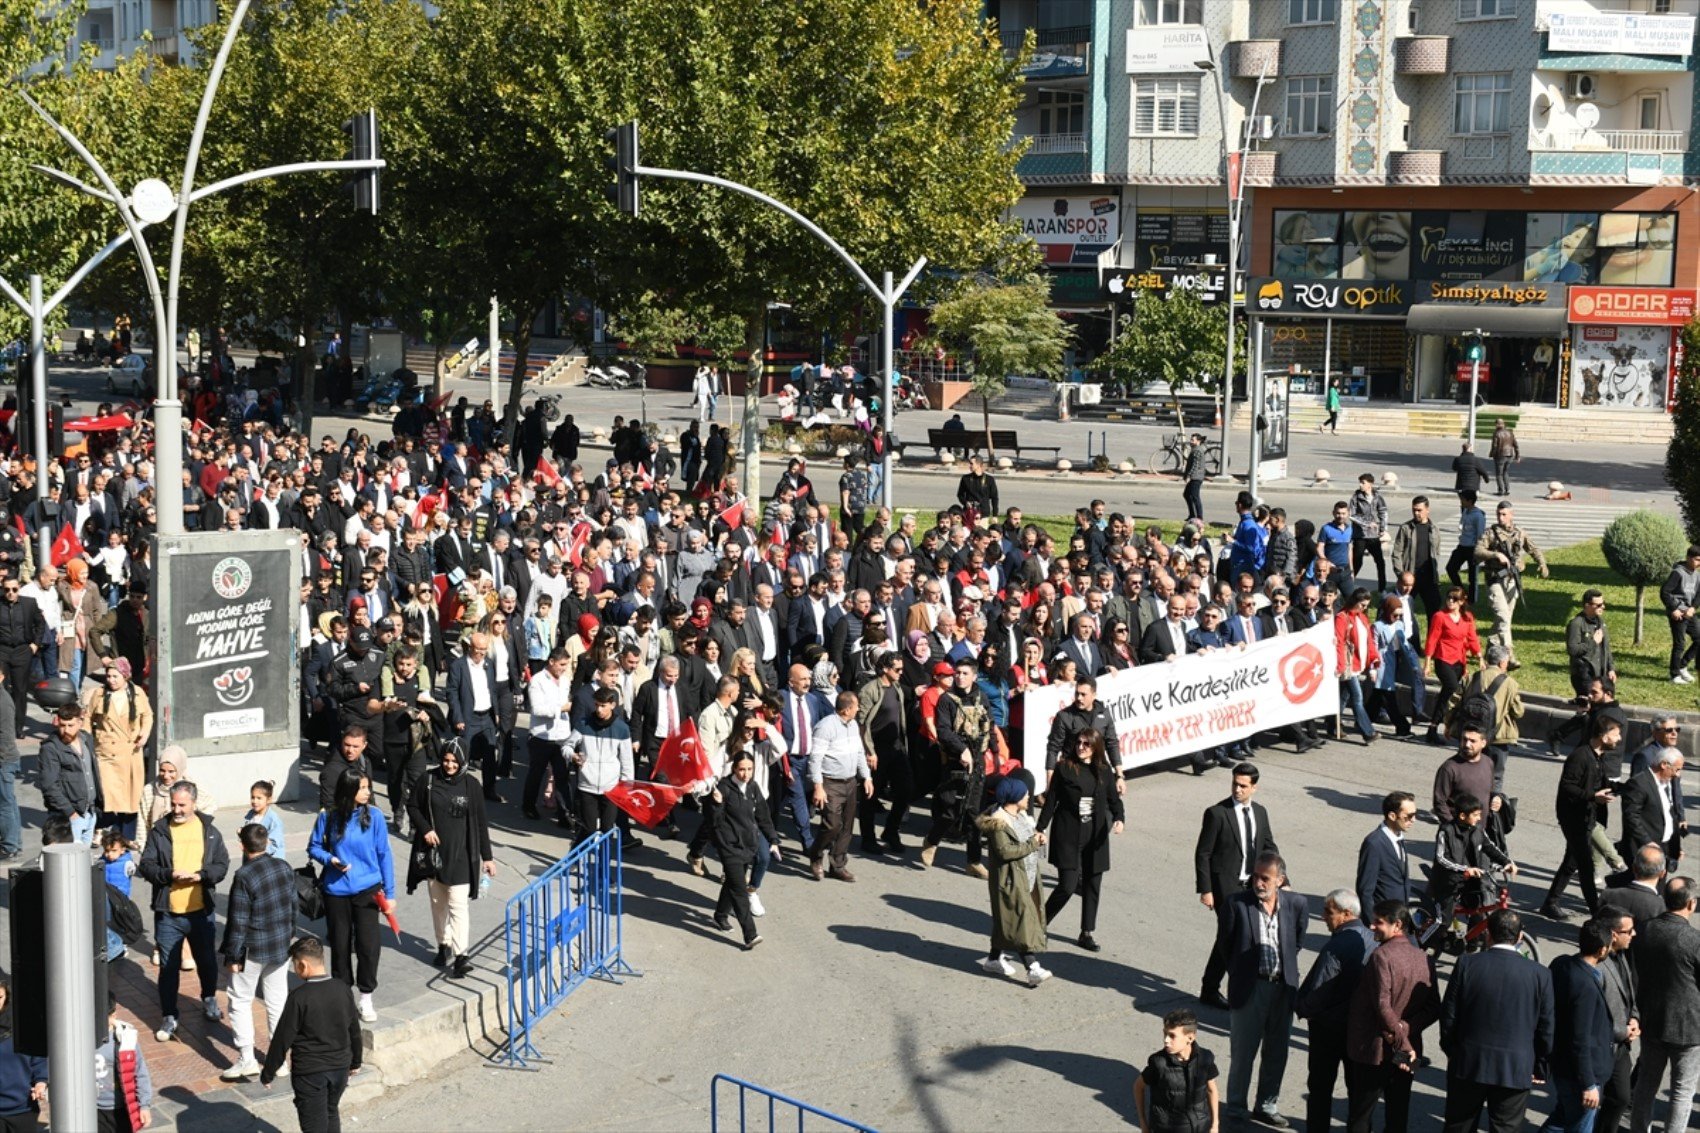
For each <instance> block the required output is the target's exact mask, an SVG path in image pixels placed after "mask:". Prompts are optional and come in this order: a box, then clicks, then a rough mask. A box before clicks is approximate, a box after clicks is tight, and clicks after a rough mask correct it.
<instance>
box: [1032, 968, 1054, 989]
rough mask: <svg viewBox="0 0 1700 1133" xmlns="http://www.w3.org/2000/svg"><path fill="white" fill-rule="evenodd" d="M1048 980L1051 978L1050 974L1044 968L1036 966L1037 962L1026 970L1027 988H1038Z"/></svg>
mask: <svg viewBox="0 0 1700 1133" xmlns="http://www.w3.org/2000/svg"><path fill="white" fill-rule="evenodd" d="M1050 978H1051V973H1050V972H1047V971H1046V970H1045V969H1044V968H1041V967H1040V966H1039V965H1038V963H1037V962H1035V963H1033V964H1031V965H1029V966H1028V968H1027V986H1028V987H1038V986H1039V985H1040V984H1042V983H1044V982H1045V981H1046V980H1048V979H1050Z"/></svg>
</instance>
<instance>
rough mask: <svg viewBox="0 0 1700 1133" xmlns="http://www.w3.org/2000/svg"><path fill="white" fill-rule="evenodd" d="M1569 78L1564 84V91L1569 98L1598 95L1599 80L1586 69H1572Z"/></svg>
mask: <svg viewBox="0 0 1700 1133" xmlns="http://www.w3.org/2000/svg"><path fill="white" fill-rule="evenodd" d="M1569 79H1570V81H1569V82H1568V83H1567V84H1565V92H1566V93H1567V94H1568V95H1569V96H1570V97H1571V98H1595V97H1598V94H1599V89H1600V82H1599V80H1598V79H1596V78H1595V77H1594V76H1593V75H1590V74H1588V73H1587V72H1586V71H1572V72H1571V73H1570V76H1569Z"/></svg>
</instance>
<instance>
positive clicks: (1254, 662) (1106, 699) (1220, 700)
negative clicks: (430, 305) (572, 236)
mask: <svg viewBox="0 0 1700 1133" xmlns="http://www.w3.org/2000/svg"><path fill="white" fill-rule="evenodd" d="M1338 668H1339V665H1338V654H1337V652H1336V649H1335V644H1334V625H1333V623H1332V622H1325V623H1323V624H1322V625H1319V626H1315V627H1313V628H1311V629H1307V630H1305V631H1304V632H1302V633H1295V634H1288V635H1287V636H1285V637H1273V638H1270V639H1268V640H1267V641H1260V642H1258V643H1256V644H1255V645H1248V646H1245V647H1243V648H1240V647H1230V648H1227V649H1221V650H1216V651H1214V652H1210V653H1195V654H1191V655H1189V656H1186V657H1182V658H1178V659H1177V660H1174V661H1168V662H1160V663H1157V664H1151V665H1140V666H1137V667H1136V668H1132V669H1123V670H1122V671H1121V672H1119V673H1111V674H1108V675H1106V676H1102V677H1099V678H1098V703H1100V704H1102V705H1103V706H1104V707H1105V708H1106V709H1108V710H1109V713H1110V716H1111V718H1112V719H1114V720H1115V722H1116V738H1117V740H1118V741H1119V742H1120V744H1121V755H1122V770H1124V771H1126V770H1129V769H1130V768H1134V767H1144V766H1146V765H1147V764H1151V763H1159V762H1161V761H1163V760H1165V759H1174V758H1176V757H1178V756H1183V755H1190V754H1191V753H1193V752H1195V751H1199V750H1201V749H1203V748H1207V747H1215V746H1217V745H1218V744H1230V743H1233V742H1234V741H1236V740H1242V739H1245V738H1246V737H1247V736H1251V735H1255V734H1256V733H1258V732H1263V731H1268V730H1269V729H1272V728H1279V727H1282V726H1283V725H1286V724H1295V723H1298V722H1299V721H1301V720H1312V719H1316V718H1318V717H1326V716H1333V715H1335V714H1337V713H1338V712H1339V711H1340V686H1339V683H1338V680H1337V673H1338ZM1022 696H1023V697H1024V698H1025V699H1026V702H1027V704H1026V711H1027V721H1026V724H1025V726H1024V730H1023V736H1024V738H1025V740H1026V751H1025V753H1024V757H1025V759H1026V764H1027V766H1028V767H1029V768H1030V769H1032V770H1034V771H1035V772H1037V771H1038V770H1039V769H1042V768H1043V767H1044V765H1045V744H1046V741H1047V740H1049V738H1050V735H1051V721H1052V720H1054V719H1055V718H1056V715H1057V713H1058V712H1060V711H1062V709H1064V708H1066V707H1067V706H1068V705H1069V704H1071V703H1072V702H1073V700H1074V687H1073V686H1072V685H1047V686H1045V687H1043V688H1031V689H1028V690H1027V691H1026V692H1025V693H1023V694H1022Z"/></svg>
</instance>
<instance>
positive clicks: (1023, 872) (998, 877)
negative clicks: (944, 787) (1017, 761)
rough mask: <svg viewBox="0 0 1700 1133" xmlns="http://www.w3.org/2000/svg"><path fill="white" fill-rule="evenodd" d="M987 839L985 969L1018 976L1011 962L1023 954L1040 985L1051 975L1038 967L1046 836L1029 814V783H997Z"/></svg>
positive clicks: (1034, 983) (1030, 976)
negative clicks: (1042, 849)
mask: <svg viewBox="0 0 1700 1133" xmlns="http://www.w3.org/2000/svg"><path fill="white" fill-rule="evenodd" d="M978 825H979V827H980V830H981V832H982V833H983V834H984V835H985V838H986V853H987V855H988V856H989V857H990V859H991V864H992V873H991V877H990V878H989V879H988V881H987V885H988V887H989V888H990V890H991V896H992V947H991V951H990V952H988V953H987V954H986V958H985V959H983V960H981V961H980V967H982V968H984V969H985V970H986V971H988V972H990V973H992V974H993V975H999V976H1013V975H1018V974H1019V973H1020V969H1019V968H1017V967H1016V966H1015V964H1014V963H1012V962H1011V957H1012V956H1013V955H1019V956H1020V957H1021V962H1022V963H1023V964H1025V965H1026V966H1027V984H1028V986H1029V987H1038V986H1039V985H1040V984H1042V983H1044V982H1045V981H1046V980H1048V979H1050V978H1051V973H1050V972H1048V971H1046V970H1045V969H1044V968H1042V967H1040V966H1039V953H1041V952H1043V951H1044V950H1045V900H1044V895H1043V894H1042V893H1041V891H1040V889H1041V887H1040V884H1039V870H1040V868H1041V860H1040V854H1039V849H1040V847H1041V846H1043V845H1044V844H1045V836H1044V835H1043V834H1041V833H1039V831H1038V829H1037V827H1035V825H1034V823H1033V818H1032V816H1031V815H1030V814H1028V797H1027V784H1026V783H1025V782H1023V781H1022V780H1021V779H1020V778H1017V777H1016V776H1013V775H1012V776H1010V777H1008V778H1006V779H1004V780H1003V781H1002V782H1000V783H999V784H998V789H997V806H996V807H995V808H994V809H993V810H991V811H990V812H989V813H987V814H985V815H982V816H981V817H980V819H979V823H978Z"/></svg>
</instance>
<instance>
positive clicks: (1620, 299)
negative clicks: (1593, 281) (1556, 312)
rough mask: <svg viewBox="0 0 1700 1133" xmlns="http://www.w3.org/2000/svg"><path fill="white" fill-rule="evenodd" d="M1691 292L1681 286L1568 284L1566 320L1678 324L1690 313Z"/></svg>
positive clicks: (1681, 323) (1692, 300) (1675, 325)
mask: <svg viewBox="0 0 1700 1133" xmlns="http://www.w3.org/2000/svg"><path fill="white" fill-rule="evenodd" d="M1694 309H1695V292H1694V291H1693V290H1692V289H1691V288H1684V287H1572V288H1571V289H1570V321H1571V322H1573V323H1580V324H1584V325H1585V324H1588V323H1599V324H1608V325H1611V326H1621V325H1624V324H1629V325H1634V326H1661V327H1678V326H1682V325H1683V324H1684V323H1687V322H1688V321H1689V320H1690V319H1692V318H1693V317H1694Z"/></svg>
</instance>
